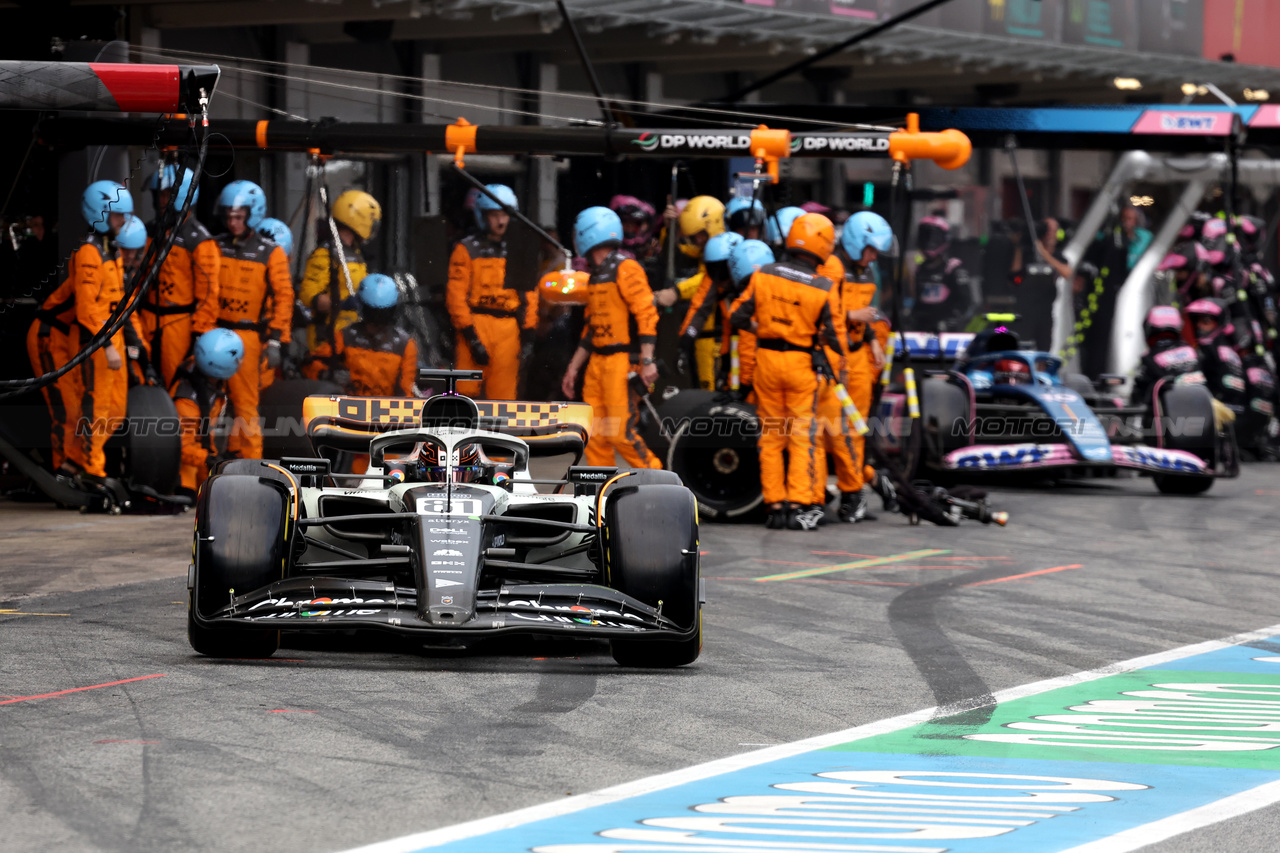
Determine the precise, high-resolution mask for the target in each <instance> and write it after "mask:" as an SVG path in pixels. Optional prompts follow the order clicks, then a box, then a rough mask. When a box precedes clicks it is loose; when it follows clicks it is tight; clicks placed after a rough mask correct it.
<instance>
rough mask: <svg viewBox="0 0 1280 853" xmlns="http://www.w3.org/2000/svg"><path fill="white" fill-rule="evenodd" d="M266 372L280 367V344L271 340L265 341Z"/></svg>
mask: <svg viewBox="0 0 1280 853" xmlns="http://www.w3.org/2000/svg"><path fill="white" fill-rule="evenodd" d="M266 359H267V370H275V369H276V368H277V367H279V366H280V342H279V341H277V340H275V339H272V340H269V341H267V349H266Z"/></svg>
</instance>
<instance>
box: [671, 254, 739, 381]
mask: <svg viewBox="0 0 1280 853" xmlns="http://www.w3.org/2000/svg"><path fill="white" fill-rule="evenodd" d="M740 243H742V237H741V235H738V234H735V233H733V232H732V231H724V232H722V233H720V234H717V235H716V236H714V237H712V238H711V239H710V240H708V241H707V245H706V246H705V247H704V248H703V250H702V261H703V270H704V272H703V274H702V283H701V284H699V285H698V290H697V292H696V293H694V294H693V298H692V299H690V300H689V310H688V312H686V313H685V315H684V322H683V323H681V324H680V363H681V365H682V368H681V370H680V372H681V373H684V372H686V370H687V367H688V366H692V365H694V364H696V363H697V358H698V356H697V353H698V350H697V347H698V342H699V341H702V340H709V341H711V342H712V344H717V343H718V342H719V341H720V339H721V338H722V337H723V336H724V331H725V328H726V327H727V326H728V324H727V323H726V322H725V321H726V320H727V319H728V316H729V305H730V304H731V302H732V300H730V301H728V302H726V301H725V298H726V297H727V296H728V291H729V254H730V253H731V252H732V251H733V248H734V246H737V245H739V244H740ZM720 349H721V351H723V347H720ZM722 354H723V352H722ZM713 364H714V357H713ZM698 367H699V370H698V383H699V386H700V387H701V388H702V389H703V390H705V391H713V390H715V386H716V377H715V374H716V372H717V371H716V370H715V368H714V366H713V367H712V376H711V378H710V381H707V377H706V376H705V375H704V374H703V372H702V369H701V368H702V365H700V364H699V365H698Z"/></svg>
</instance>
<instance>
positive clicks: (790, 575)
mask: <svg viewBox="0 0 1280 853" xmlns="http://www.w3.org/2000/svg"><path fill="white" fill-rule="evenodd" d="M950 553H951V551H949V550H938V549H935V548H929V549H926V550H924V551H908V552H907V553H905V554H894V555H893V556H890V557H873V558H871V559H870V560H858V561H857V562H856V563H842V564H841V565H838V566H821V567H819V568H816V569H804V570H803V571H799V572H787V573H786V574H782V575H768V576H766V577H762V578H756V580H757V581H762V582H763V581H789V580H795V579H796V578H807V577H812V576H813V575H826V574H830V573H831V572H844V571H848V570H849V569H868V568H871V567H872V566H883V565H885V564H886V563H901V562H904V561H906V560H914V559H917V558H919V557H936V556H938V555H939V554H950Z"/></svg>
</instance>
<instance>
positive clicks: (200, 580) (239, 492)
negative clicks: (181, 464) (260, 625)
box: [187, 474, 290, 658]
mask: <svg viewBox="0 0 1280 853" xmlns="http://www.w3.org/2000/svg"><path fill="white" fill-rule="evenodd" d="M288 510H289V500H288V497H287V496H286V492H285V487H284V485H283V484H281V483H278V481H275V480H270V479H263V478H259V477H252V476H246V475H243V474H218V475H215V476H213V477H210V478H209V480H208V481H207V482H206V483H205V485H204V488H202V489H201V490H200V500H199V502H198V503H197V505H196V547H195V551H196V556H195V588H194V590H193V595H192V601H191V608H190V610H189V613H188V618H187V635H188V639H189V640H190V641H191V647H192V648H193V649H195V650H196V651H197V652H199V653H200V654H203V655H209V656H211V657H232V658H242V657H252V658H264V657H270V656H271V655H272V654H274V653H275V651H276V649H277V648H279V645H280V632H279V631H274V630H263V631H259V630H253V629H247V630H246V629H239V628H213V627H206V626H202V625H200V624H199V623H198V621H197V619H196V617H197V615H199V616H203V617H210V616H213V615H214V614H215V613H217V612H218V610H220V609H221V608H222V607H223V606H224V605H226V604H227V602H229V601H230V599H231V598H232V596H234V595H243V594H245V593H247V592H252V591H253V590H256V589H260V588H261V587H264V586H267V585H268V584H270V583H271V582H272V581H277V580H280V579H281V578H282V577H283V576H284V564H285V560H286V558H287V556H288V554H289V543H288V540H287V536H288V534H289V533H290V531H289V520H288Z"/></svg>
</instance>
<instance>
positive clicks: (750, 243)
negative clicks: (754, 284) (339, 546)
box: [729, 240, 774, 290]
mask: <svg viewBox="0 0 1280 853" xmlns="http://www.w3.org/2000/svg"><path fill="white" fill-rule="evenodd" d="M773 261H774V257H773V249H770V248H769V246H768V244H767V243H763V242H761V241H760V240H743V241H742V242H741V243H739V244H738V245H737V246H735V247H734V248H733V252H732V253H731V254H730V255H729V275H730V277H732V279H733V282H734V284H736V285H737V286H738V289H739V290H741V289H742V288H744V287H746V286H747V280H748V279H750V278H751V274H752V273H754V272H755V271H756V270H758V269H760V267H762V266H764V265H765V264H771V263H773Z"/></svg>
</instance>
